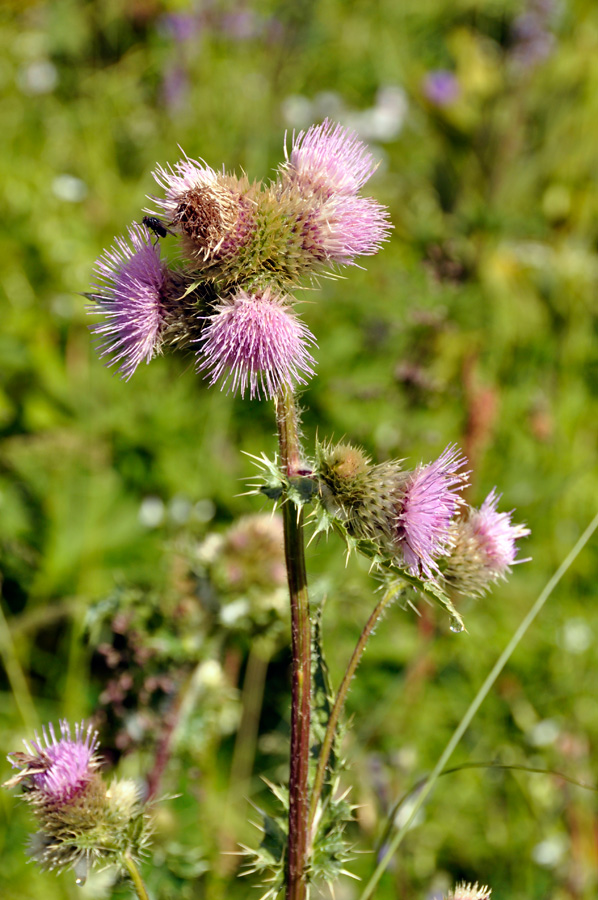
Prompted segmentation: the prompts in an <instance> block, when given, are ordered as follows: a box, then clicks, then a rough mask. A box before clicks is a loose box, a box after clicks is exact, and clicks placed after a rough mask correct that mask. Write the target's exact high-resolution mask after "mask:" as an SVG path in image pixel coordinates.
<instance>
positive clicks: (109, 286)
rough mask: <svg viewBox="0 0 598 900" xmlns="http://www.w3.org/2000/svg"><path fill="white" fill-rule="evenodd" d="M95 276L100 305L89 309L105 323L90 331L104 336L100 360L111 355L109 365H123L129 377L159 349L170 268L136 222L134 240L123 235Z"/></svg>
mask: <svg viewBox="0 0 598 900" xmlns="http://www.w3.org/2000/svg"><path fill="white" fill-rule="evenodd" d="M94 274H95V277H96V279H97V281H96V283H95V284H94V291H93V293H92V294H91V295H90V296H91V297H92V299H93V300H94V301H95V305H94V306H90V307H89V308H88V311H89V312H90V313H99V314H100V315H103V316H104V317H105V321H104V322H100V323H99V324H96V325H91V326H90V330H91V331H92V333H93V334H96V335H99V337H100V343H99V347H100V351H101V352H100V358H104V357H106V356H109V357H111V359H110V361H109V363H108V365H110V366H113V365H117V364H119V366H118V371H119V372H120V373H121V375H122V377H123V378H125V379H126V380H128V379H129V378H130V377H131V376H132V375H133V373H134V371H135V369H136V368H137V366H138V365H139V363H140V362H142V361H143V360H145V361H146V362H149V361H150V360H151V359H152V358H153V356H155V354H156V353H157V351H158V349H159V346H160V333H161V329H162V325H163V321H164V316H165V307H164V297H165V293H166V290H167V285H168V270H167V268H166V266H165V265H164V264H163V263H162V262H161V261H160V250H159V248H158V247H156V246H154V243H153V242H152V238H151V234H150V232H149V230H148V229H147V228H146V227H145V225H138V224H137V223H134V224H133V225H131V227H130V228H129V234H128V240H127V239H125V238H122V237H120V238H117V239H116V241H115V243H114V246H113V247H112V249H110V250H107V251H106V252H105V253H104V254H103V256H101V257H100V258H99V260H98V261H97V263H96V267H95V270H94Z"/></svg>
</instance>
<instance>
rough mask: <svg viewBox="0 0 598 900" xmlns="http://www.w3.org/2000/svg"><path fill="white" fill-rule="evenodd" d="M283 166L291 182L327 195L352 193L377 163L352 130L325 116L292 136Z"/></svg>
mask: <svg viewBox="0 0 598 900" xmlns="http://www.w3.org/2000/svg"><path fill="white" fill-rule="evenodd" d="M285 155H286V157H287V162H286V164H285V168H286V170H287V172H288V174H289V177H290V179H291V180H292V181H294V182H295V183H297V184H298V186H299V187H300V188H302V189H303V190H304V191H307V192H309V193H314V192H317V193H321V194H323V195H324V196H325V197H329V196H330V195H331V194H334V193H341V194H355V193H357V191H358V190H359V189H360V188H361V187H363V185H364V184H365V183H366V181H367V180H368V179H369V178H370V177H371V176H372V175H373V173H374V171H375V169H376V164H375V162H374V158H373V156H372V154H371V153H370V151H369V150H368V148H367V147H366V145H365V144H364V143H363V141H361V140H360V139H359V137H358V135H357V133H356V132H355V131H352V130H351V129H349V128H345V127H344V126H343V125H339V124H336V125H335V124H334V123H333V122H330V121H329V120H328V119H325V120H324V121H323V122H322V124H321V125H312V126H311V128H308V129H307V131H300V132H299V134H298V135H297V136H293V145H292V147H291V153H290V155H288V154H287V152H286V148H285Z"/></svg>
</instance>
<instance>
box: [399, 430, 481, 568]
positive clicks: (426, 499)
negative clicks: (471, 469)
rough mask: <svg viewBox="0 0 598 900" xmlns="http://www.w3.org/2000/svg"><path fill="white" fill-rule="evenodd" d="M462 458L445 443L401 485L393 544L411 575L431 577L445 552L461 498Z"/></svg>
mask: <svg viewBox="0 0 598 900" xmlns="http://www.w3.org/2000/svg"><path fill="white" fill-rule="evenodd" d="M466 462H467V461H466V459H465V457H464V456H462V454H461V453H460V452H459V451H458V450H457V448H456V447H454V446H452V447H447V448H446V450H445V451H444V452H443V453H442V454H441V455H440V456H439V457H438V459H437V460H435V461H434V462H432V463H430V464H429V465H427V466H421V465H420V466H418V467H417V468H416V469H415V471H413V472H411V473H409V474H408V475H407V477H406V479H405V481H404V482H403V484H402V486H401V499H400V503H399V505H398V507H397V517H396V528H395V536H396V541H397V548H398V551H399V552H400V554H401V556H402V559H403V561H404V563H405V565H406V566H407V568H408V569H409V570H410V571H411V572H412V573H413V574H414V575H424V576H426V577H428V578H435V577H436V575H437V574H438V559H439V558H440V557H442V556H446V555H447V553H448V552H449V547H450V541H451V522H452V520H453V517H454V515H455V513H456V512H457V510H458V509H459V507H460V506H461V505H462V504H463V499H462V498H461V497H460V495H459V493H458V492H459V491H461V490H462V489H463V488H464V487H465V485H466V483H467V473H465V472H463V471H462V469H463V466H464V465H465V464H466Z"/></svg>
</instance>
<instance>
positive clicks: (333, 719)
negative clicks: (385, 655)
mask: <svg viewBox="0 0 598 900" xmlns="http://www.w3.org/2000/svg"><path fill="white" fill-rule="evenodd" d="M393 596H394V595H393V594H392V593H391V592H390V591H387V592H386V593H385V594H384V596H383V597H382V599H381V600H380V602H379V603H378V604H377V606H376V607H375V609H374V610H373V612H372V614H371V616H370V617H369V619H368V620H367V622H366V624H365V626H364V629H363V631H362V632H361V634H360V635H359V640H358V641H357V644H356V645H355V649H354V651H353V654H352V656H351V659H350V660H349V664H348V666H347V669H346V671H345V674H344V675H343V680H342V681H341V683H340V687H339V689H338V691H337V694H336V697H335V699H334V704H333V706H332V709H331V711H330V717H329V719H328V723H327V725H326V733H325V734H324V740H323V741H322V747H321V749H320V756H319V758H318V767H317V769H316V774H315V777H314V783H313V788H312V794H311V805H310V809H309V829H310V830H311V828H312V827H313V823H314V819H315V817H316V812H317V810H318V803H319V801H320V797H321V795H322V789H323V787H324V779H325V777H326V768H327V766H328V760H329V759H330V753H331V751H332V746H333V744H334V736H335V734H336V728H337V725H338V720H339V718H340V716H341V713H342V711H343V708H344V706H345V700H346V699H347V694H348V692H349V685H350V684H351V681H352V680H353V676H354V675H355V672H356V670H357V666H358V665H359V663H360V662H361V657H362V656H363V651H364V650H365V647H366V644H367V642H368V638H369V637H370V635H371V633H372V631H373V629H374V626H375V625H376V623H377V622H378V619H379V618H380V616H381V615H382V613H383V612H384V610H385V609H386V607H387V606H388V605H389V603H390V602H391V601H392V599H393Z"/></svg>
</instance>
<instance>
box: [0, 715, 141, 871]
mask: <svg viewBox="0 0 598 900" xmlns="http://www.w3.org/2000/svg"><path fill="white" fill-rule="evenodd" d="M24 744H25V752H22V751H17V752H15V753H12V754H10V755H9V757H8V759H9V762H10V763H11V765H12V766H13V768H15V769H19V770H20V771H18V772H17V773H16V774H15V775H14V776H13V777H12V778H10V779H9V780H8V781H7V782H5V784H4V787H8V788H10V787H14V786H15V785H17V784H21V785H22V787H23V791H24V794H23V796H24V799H25V800H26V801H27V803H29V804H30V805H31V806H32V807H33V810H34V812H35V815H36V817H37V820H38V823H39V831H38V832H37V834H35V835H34V836H33V838H32V841H31V847H30V851H31V855H32V856H33V858H34V859H35V860H36V861H37V862H38V863H39V865H40V866H41V867H42V868H43V869H55V870H57V871H62V870H64V869H68V868H73V869H74V870H75V872H76V874H77V876H78V881H79V883H82V882H83V881H84V880H85V876H86V872H87V868H88V866H89V865H93V864H94V863H96V862H98V861H102V862H104V863H106V864H114V865H117V866H121V867H122V863H123V857H124V854H126V853H129V854H131V855H133V856H138V855H139V854H140V853H141V852H142V851H143V846H144V844H145V843H146V841H147V836H148V833H147V827H146V822H145V819H144V816H143V808H142V804H141V802H140V798H139V795H138V792H137V789H136V787H135V785H134V784H133V783H132V782H130V781H126V780H125V781H117V782H114V783H113V784H112V785H111V786H110V788H108V789H107V788H106V785H105V784H104V781H103V780H102V778H101V776H100V774H99V772H98V767H99V757H98V754H97V751H98V736H97V732H95V731H94V730H93V729H92V728H91V726H88V727H87V728H85V725H84V723H81V724H80V725H77V726H75V733H74V738H73V737H72V735H71V730H70V727H69V725H68V723H67V722H66V721H64V720H63V721H61V723H60V737H57V735H56V733H55V731H54V727H53V726H52V725H49V726H48V729H47V730H46V729H45V728H44V729H43V730H42V737H41V738H40V737H39V736H37V735H36V737H35V740H33V741H30V742H29V743H27V742H24Z"/></svg>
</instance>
